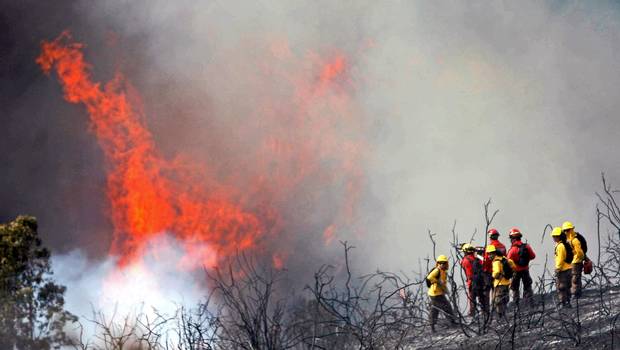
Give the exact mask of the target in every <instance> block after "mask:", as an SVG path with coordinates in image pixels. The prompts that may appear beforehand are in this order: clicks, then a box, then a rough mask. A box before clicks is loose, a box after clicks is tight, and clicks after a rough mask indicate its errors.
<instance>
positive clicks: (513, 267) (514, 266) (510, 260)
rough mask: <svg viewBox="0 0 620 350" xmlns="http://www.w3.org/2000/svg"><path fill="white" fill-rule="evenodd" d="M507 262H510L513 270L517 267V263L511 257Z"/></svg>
mask: <svg viewBox="0 0 620 350" xmlns="http://www.w3.org/2000/svg"><path fill="white" fill-rule="evenodd" d="M508 264H510V267H511V268H512V270H513V271H514V269H515V268H516V267H517V264H516V263H515V262H514V260H512V259H508Z"/></svg>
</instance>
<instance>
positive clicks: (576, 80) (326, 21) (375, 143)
mask: <svg viewBox="0 0 620 350" xmlns="http://www.w3.org/2000/svg"><path fill="white" fill-rule="evenodd" d="M2 8H3V10H6V11H2V14H0V29H1V30H2V31H3V32H5V33H8V35H3V38H2V39H1V41H0V43H1V44H2V53H1V54H2V56H1V57H2V67H1V68H0V72H1V75H0V77H1V82H2V83H1V91H2V93H1V96H0V103H1V105H0V107H1V108H2V113H1V114H0V118H2V125H3V133H2V136H0V150H1V151H2V152H0V166H2V174H3V175H2V178H1V179H0V197H1V198H2V202H1V204H0V219H1V220H3V221H6V220H10V219H11V218H12V217H14V216H15V215H17V214H19V213H30V214H33V215H36V216H37V217H39V219H40V221H41V222H40V229H41V233H42V235H43V237H44V239H45V242H46V243H47V244H48V245H50V246H51V247H52V248H53V249H54V250H55V251H56V252H67V251H70V250H73V249H77V248H79V249H82V250H84V251H85V252H87V254H89V255H90V256H97V255H98V254H101V252H105V251H106V250H107V247H108V245H109V240H110V232H111V224H110V223H109V221H108V220H107V217H106V202H105V196H104V187H105V171H104V169H103V167H102V154H101V152H100V150H99V148H98V145H97V144H96V141H95V140H94V139H93V137H92V135H91V134H89V132H88V125H87V118H86V114H85V111H84V110H83V109H82V108H81V107H80V106H75V105H69V104H67V103H66V102H65V101H64V100H63V99H62V94H61V90H60V87H59V85H58V83H57V82H56V81H55V79H49V78H48V77H46V76H45V75H43V74H42V73H41V72H40V70H39V69H38V67H36V65H35V63H34V59H35V57H36V55H37V54H38V44H39V42H40V41H41V40H44V39H52V38H54V37H56V36H57V35H58V34H59V33H60V31H62V30H63V29H71V30H72V32H73V34H74V36H75V37H76V39H77V40H80V41H83V42H85V43H86V44H87V48H86V55H87V59H88V60H89V61H91V62H92V63H93V64H94V66H95V76H96V77H97V78H99V79H101V80H106V79H109V77H110V73H111V72H112V71H113V70H114V69H117V68H118V69H121V70H122V71H123V72H124V73H125V74H126V76H127V77H128V79H129V80H130V81H131V82H132V83H134V85H135V86H136V87H137V89H138V90H139V91H140V93H141V94H142V96H143V98H144V104H145V108H146V111H147V114H148V118H149V119H148V123H149V125H150V127H151V128H152V130H153V133H154V135H155V138H156V141H157V142H158V144H159V145H160V147H161V148H162V150H163V151H164V152H168V153H170V154H175V153H176V152H187V153H190V154H192V156H194V157H197V158H199V159H204V160H207V161H208V160H209V159H213V158H218V159H221V158H225V159H228V158H229V157H230V158H231V159H234V158H235V155H234V152H235V149H236V148H235V147H236V146H235V145H233V144H232V143H231V141H230V140H229V139H226V138H224V137H221V138H220V137H217V135H216V134H214V131H213V130H223V129H226V126H227V125H231V124H234V123H236V122H239V120H241V121H243V120H244V119H243V118H248V115H249V114H247V111H249V110H251V109H252V107H253V106H254V101H256V100H257V99H259V98H261V97H263V96H270V97H273V98H278V97H281V96H286V94H285V93H284V92H282V91H280V90H278V89H280V88H281V87H279V86H278V85H277V84H263V82H262V81H258V82H257V81H254V80H252V79H248V76H249V75H250V73H251V72H253V71H254V69H255V67H256V65H257V64H259V63H260V62H263V60H262V59H263V58H264V57H263V55H264V52H265V48H269V47H271V46H270V45H273V44H274V43H278V42H282V41H285V42H286V43H287V45H288V47H289V48H290V50H291V51H292V52H294V53H295V54H298V55H299V56H300V57H304V55H306V54H307V53H308V52H316V53H322V54H326V55H330V54H333V53H335V52H339V53H342V54H343V55H344V56H345V57H346V58H347V65H348V66H347V74H348V78H349V79H350V82H351V86H350V87H349V88H347V89H348V90H347V93H348V94H349V95H350V97H351V100H352V104H353V105H354V106H355V111H356V113H358V115H357V118H356V119H355V120H356V122H355V123H359V125H358V124H356V125H353V124H347V123H352V122H351V121H344V122H343V123H344V126H342V128H343V130H344V131H345V132H346V130H348V127H350V128H351V129H356V130H358V129H360V128H361V130H363V132H362V136H363V138H364V140H365V141H364V142H365V144H367V145H368V147H367V149H366V151H365V154H364V155H363V159H362V162H363V169H364V174H363V175H364V189H363V195H362V196H361V197H360V199H359V202H358V203H357V204H358V216H357V224H358V225H359V226H363V227H365V230H364V231H365V232H363V233H362V234H361V235H359V234H358V235H351V236H350V237H348V238H349V239H350V240H351V241H352V242H354V245H356V246H357V247H359V253H358V254H359V258H360V260H363V261H364V262H365V267H366V268H374V267H377V266H379V267H383V268H389V269H403V270H407V269H408V266H410V265H411V264H412V263H413V262H414V261H415V259H416V258H418V257H423V256H426V255H427V254H428V253H429V248H430V242H429V241H428V239H427V238H426V230H427V229H431V230H433V231H434V232H437V234H438V239H439V249H440V250H442V251H446V250H447V249H448V244H447V243H448V237H449V231H450V229H451V227H452V224H453V221H454V220H457V230H458V231H459V232H460V234H461V237H469V236H470V235H471V233H472V232H473V230H474V229H475V228H478V230H481V229H483V228H484V227H483V220H482V203H483V202H484V201H486V200H487V199H488V198H493V204H494V207H495V208H498V209H500V213H499V214H498V216H497V220H496V223H497V225H496V226H497V228H498V229H499V230H500V231H501V232H502V234H503V237H504V238H505V237H506V232H507V231H508V229H509V228H510V227H512V226H518V227H519V228H521V229H522V231H523V232H525V234H526V237H531V239H532V240H534V242H535V245H534V248H535V249H538V250H539V251H541V252H543V251H550V249H551V244H550V241H549V240H548V239H547V242H546V243H545V245H544V246H541V245H540V235H541V232H542V229H543V227H544V226H545V225H546V224H547V223H550V224H555V225H557V224H560V223H561V222H562V221H564V220H566V219H570V220H572V221H573V222H574V223H575V225H576V226H577V228H578V230H581V231H583V232H584V233H585V234H586V236H588V235H591V234H592V233H593V230H594V228H595V222H594V215H593V213H594V206H595V202H596V200H595V196H594V192H595V191H597V190H599V189H600V173H601V172H602V171H605V172H606V174H607V177H608V179H609V180H610V181H611V182H612V183H620V163H619V162H617V160H616V150H617V149H618V148H619V146H620V124H619V123H618V122H617V114H616V113H617V110H618V107H619V106H620V98H618V97H619V96H618V92H617V91H618V89H617V85H618V84H619V83H620V60H618V57H619V54H620V40H619V39H620V38H619V36H620V8H619V7H618V5H617V4H615V3H611V2H610V3H607V2H597V3H596V4H593V3H590V2H587V3H586V2H580V3H577V2H556V1H553V2H542V1H535V2H534V1H533V2H525V1H523V2H498V1H489V2H482V1H467V2H464V1H454V2H431V1H429V2H405V1H403V2H376V1H368V2H362V1H340V2H331V1H310V2H300V1H286V2H282V1H262V2H237V1H219V2H216V1H175V2H171V1H163V0H162V1H119V0H112V1H105V2H92V1H54V2H39V1H30V2H28V1H25V2H11V1H5V4H3V5H2ZM110 41H114V42H115V43H116V44H115V45H114V46H113V48H111V49H110V46H109V45H108V43H110ZM295 67H296V66H291V67H290V68H287V67H285V68H283V69H284V70H287V69H291V70H293V69H296V68H295ZM360 125H361V127H360ZM305 210H307V211H309V212H313V211H315V210H316V211H320V210H321V209H320V208H305ZM298 215H299V216H303V215H308V213H307V212H304V213H301V212H300V213H298ZM303 234H306V233H303ZM300 235H302V234H300ZM319 236H320V233H319ZM478 237H480V234H479V235H478ZM590 237H592V236H590ZM592 239H593V237H592ZM296 240H297V241H298V242H305V238H304V237H298V238H296ZM479 241H480V240H479ZM305 247H306V246H305V245H304V244H297V245H296V246H295V249H296V251H295V252H294V255H295V256H297V257H301V258H296V259H301V260H303V256H305V255H304V254H305V252H304V249H305ZM312 249H318V248H316V247H313V248H312ZM318 255H320V254H318ZM310 256H315V255H312V254H311V255H310ZM321 263H322V262H314V261H312V262H309V265H311V266H312V265H316V266H318V265H320V264H321Z"/></svg>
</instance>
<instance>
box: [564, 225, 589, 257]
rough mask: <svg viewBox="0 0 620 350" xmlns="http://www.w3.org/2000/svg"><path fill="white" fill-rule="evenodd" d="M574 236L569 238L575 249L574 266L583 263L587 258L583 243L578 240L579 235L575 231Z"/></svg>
mask: <svg viewBox="0 0 620 350" xmlns="http://www.w3.org/2000/svg"><path fill="white" fill-rule="evenodd" d="M571 231H572V234H571V235H570V236H569V237H566V238H567V241H568V242H569V243H570V245H571V247H573V254H574V256H573V264H579V263H582V262H583V259H584V258H585V256H586V255H585V254H584V252H583V249H582V248H581V242H579V240H578V239H577V234H576V233H575V231H574V230H571Z"/></svg>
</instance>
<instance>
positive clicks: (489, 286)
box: [484, 272, 493, 308]
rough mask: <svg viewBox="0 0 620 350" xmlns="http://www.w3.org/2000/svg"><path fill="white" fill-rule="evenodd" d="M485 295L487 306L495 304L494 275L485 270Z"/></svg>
mask: <svg viewBox="0 0 620 350" xmlns="http://www.w3.org/2000/svg"><path fill="white" fill-rule="evenodd" d="M484 283H485V285H484V296H485V298H486V299H485V300H486V303H485V304H486V305H487V308H488V306H489V305H493V299H492V297H493V296H492V294H491V292H492V290H493V276H491V274H490V273H489V272H485V273H484Z"/></svg>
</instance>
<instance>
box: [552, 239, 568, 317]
mask: <svg viewBox="0 0 620 350" xmlns="http://www.w3.org/2000/svg"><path fill="white" fill-rule="evenodd" d="M551 237H552V238H553V241H554V242H555V283H556V288H557V290H558V297H559V299H560V305H561V306H562V307H571V306H570V284H571V271H572V266H571V264H570V263H569V262H567V261H566V260H567V255H568V254H571V251H570V244H567V242H566V234H565V233H564V232H563V231H562V228H560V227H554V228H553V231H551ZM567 248H568V249H569V250H567Z"/></svg>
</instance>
